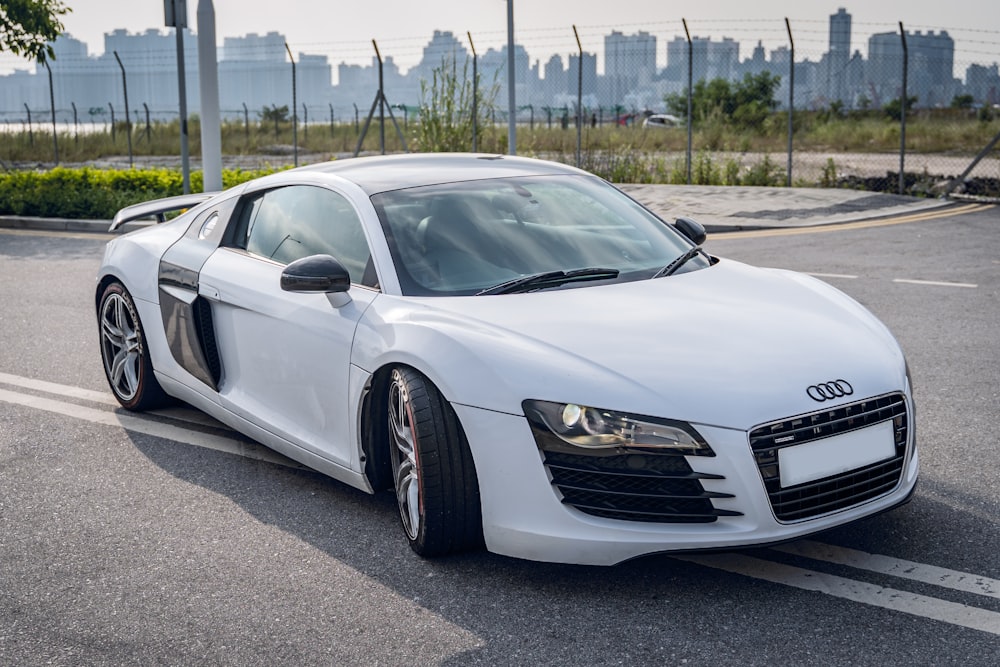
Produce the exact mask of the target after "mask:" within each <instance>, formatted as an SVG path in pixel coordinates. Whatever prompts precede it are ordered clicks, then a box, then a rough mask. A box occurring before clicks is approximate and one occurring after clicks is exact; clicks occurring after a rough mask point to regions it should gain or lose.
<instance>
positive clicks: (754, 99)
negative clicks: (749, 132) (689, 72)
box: [665, 72, 781, 130]
mask: <svg viewBox="0 0 1000 667" xmlns="http://www.w3.org/2000/svg"><path fill="white" fill-rule="evenodd" d="M779 85H781V77H780V76H776V75H774V74H771V73H770V72H760V73H759V74H749V73H748V74H746V75H744V77H743V80H742V81H736V82H730V81H727V80H726V79H713V80H711V81H708V82H706V81H705V80H704V79H702V80H701V81H699V82H698V83H696V84H695V86H694V93H693V94H692V96H691V113H692V116H693V120H694V121H695V122H696V123H700V122H704V121H706V120H709V119H711V118H713V117H721V118H722V120H723V122H725V123H727V124H730V125H732V126H734V127H738V128H742V129H758V130H759V129H760V128H761V126H762V125H763V122H764V120H765V119H766V118H767V116H768V115H769V114H770V113H771V112H772V111H774V109H775V108H776V107H777V106H778V103H777V102H776V101H775V99H774V93H775V91H777V89H778V86H779ZM665 101H666V103H667V108H668V110H669V111H670V112H671V113H673V114H675V115H677V116H685V115H687V91H686V90H685V91H684V93H682V94H680V95H676V94H675V95H669V96H667V98H666V100H665Z"/></svg>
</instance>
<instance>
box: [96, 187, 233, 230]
mask: <svg viewBox="0 0 1000 667" xmlns="http://www.w3.org/2000/svg"><path fill="white" fill-rule="evenodd" d="M217 194H219V193H218V192H198V193H193V194H189V195H178V196H176V197H164V198H163V199H154V200H152V201H147V202H142V203H141V204H133V205H132V206H126V207H125V208H123V209H122V210H120V211H118V212H117V213H115V219H114V220H113V221H112V222H111V228H110V229H108V231H109V232H113V231H115V230H116V229H118V228H119V227H121V226H122V225H124V224H125V223H126V222H132V221H133V220H141V219H143V218H152V217H155V218H156V221H157V222H164V221H165V220H166V216H165V214H166V213H171V212H172V211H181V210H183V209H186V208H191V207H193V206H197V205H198V204H200V203H202V202H203V201H206V200H208V199H211V198H212V197H214V196H215V195H217Z"/></svg>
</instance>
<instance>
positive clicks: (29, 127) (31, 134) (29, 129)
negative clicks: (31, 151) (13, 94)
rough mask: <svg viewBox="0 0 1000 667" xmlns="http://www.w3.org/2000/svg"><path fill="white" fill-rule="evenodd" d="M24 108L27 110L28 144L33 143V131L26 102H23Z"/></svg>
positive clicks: (29, 110)
mask: <svg viewBox="0 0 1000 667" xmlns="http://www.w3.org/2000/svg"><path fill="white" fill-rule="evenodd" d="M24 110H25V111H27V112H28V145H29V146H34V145H35V131H34V130H32V129H31V109H29V108H28V103H27V102H25V103H24Z"/></svg>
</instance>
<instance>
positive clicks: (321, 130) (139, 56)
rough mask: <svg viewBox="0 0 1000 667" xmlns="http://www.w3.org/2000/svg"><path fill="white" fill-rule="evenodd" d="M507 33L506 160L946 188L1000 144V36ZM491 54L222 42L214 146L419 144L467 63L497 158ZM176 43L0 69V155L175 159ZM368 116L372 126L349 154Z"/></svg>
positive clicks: (189, 44) (109, 41) (112, 45)
mask: <svg viewBox="0 0 1000 667" xmlns="http://www.w3.org/2000/svg"><path fill="white" fill-rule="evenodd" d="M517 41H518V45H517V46H516V47H515V50H514V58H513V62H514V75H515V82H516V83H515V86H516V89H515V93H516V95H515V97H516V101H517V108H516V111H515V113H516V121H517V127H518V140H517V150H518V152H519V153H521V154H530V155H538V156H541V157H548V158H552V159H557V160H563V161H566V162H570V163H574V162H577V161H580V162H581V163H582V166H584V167H585V168H588V169H590V170H592V171H595V172H597V173H600V174H602V175H604V176H606V177H609V178H611V179H612V180H616V181H660V182H674V183H683V182H693V183H723V184H725V183H729V184H751V185H759V184H772V185H785V184H793V185H794V184H800V185H820V186H838V185H846V186H853V187H866V188H869V189H880V190H886V191H900V190H901V191H905V192H916V193H925V192H926V193H930V192H939V191H941V190H943V189H944V184H945V183H947V181H948V179H949V178H950V177H955V176H958V175H960V174H962V173H963V172H964V171H965V170H966V169H967V168H968V167H969V166H970V165H971V164H972V161H973V159H974V158H975V157H976V156H977V155H978V154H979V153H981V152H983V150H984V149H985V148H986V147H987V146H989V145H990V142H991V140H992V139H993V138H994V137H995V136H997V134H998V133H1000V120H997V116H1000V107H998V105H1000V72H998V69H997V60H1000V31H987V30H983V31H980V32H969V31H954V30H953V31H946V30H942V29H940V28H927V27H925V26H914V27H911V26H904V25H902V24H857V23H853V24H852V18H851V16H850V15H849V14H847V13H846V12H844V11H843V10H840V11H838V13H837V14H834V15H832V16H831V17H830V19H829V21H828V22H822V21H812V22H809V21H801V22H799V21H796V20H795V19H794V18H792V19H791V20H780V19H779V20H752V21H713V22H696V21H692V22H688V21H684V20H683V19H677V20H671V21H668V22H661V23H654V22H649V23H645V24H641V25H638V24H637V25H633V26H618V27H615V28H612V29H609V28H605V27H582V28H580V29H579V30H576V29H575V28H574V27H573V26H566V28H565V29H551V30H549V29H547V30H532V29H530V28H527V29H520V28H519V30H518V40H517ZM503 42H504V35H503V34H500V33H496V34H484V35H481V36H479V35H472V34H468V33H467V34H465V35H458V34H453V33H450V32H442V31H436V32H435V33H434V34H433V35H432V36H431V37H430V39H428V38H426V37H422V38H413V39H408V40H392V41H386V42H379V43H378V44H377V45H375V44H373V43H372V42H369V41H365V42H362V41H359V42H357V43H353V44H338V45H310V47H308V48H306V49H302V50H298V49H295V46H294V45H291V47H290V48H289V47H288V46H286V43H285V38H284V37H283V36H282V35H280V34H278V33H268V34H266V35H247V36H244V37H239V38H226V39H225V40H224V43H223V45H222V47H221V50H220V54H219V55H220V58H219V81H220V91H219V93H220V102H221V107H222V109H223V114H224V117H225V121H226V122H225V124H224V141H223V146H224V148H223V150H224V152H225V153H226V154H227V155H229V156H237V155H238V156H242V157H241V159H242V160H243V164H247V165H248V166H257V165H255V164H250V163H252V162H253V161H254V160H255V159H257V160H258V164H259V163H262V162H266V163H268V164H274V163H275V162H277V161H280V160H281V156H283V155H290V154H291V152H292V150H294V151H295V152H296V154H297V152H298V149H300V148H301V149H302V150H303V151H308V152H309V158H308V159H309V160H310V161H315V160H318V159H325V158H326V157H328V156H330V155H346V154H353V153H354V152H356V151H357V150H365V151H380V150H389V151H395V150H402V149H403V146H404V145H406V146H408V147H409V148H411V149H414V148H415V149H418V150H431V149H434V148H436V147H435V146H433V145H426V144H425V143H422V142H421V140H420V133H419V128H420V127H421V124H422V123H424V122H425V121H426V120H427V118H426V116H427V114H428V113H430V114H434V113H438V110H435V109H433V108H430V107H428V105H427V100H428V99H430V98H431V96H432V95H431V93H432V92H433V91H432V90H431V89H432V88H433V87H434V86H435V85H440V83H441V81H442V79H446V78H447V77H446V76H445V74H447V73H448V72H450V76H451V78H452V80H451V81H450V82H449V83H450V85H452V86H453V88H452V90H453V91H454V90H457V89H456V88H454V86H456V85H457V83H468V82H469V81H470V80H471V78H472V73H473V71H475V72H476V74H477V78H476V84H477V94H476V98H475V99H476V100H477V101H479V103H480V108H479V113H477V114H476V116H475V121H474V122H473V123H472V124H471V128H468V129H466V130H463V131H467V132H468V136H466V137H465V138H464V139H463V141H464V142H465V147H466V148H467V149H472V147H473V134H475V135H476V138H475V140H476V143H477V145H476V147H477V148H478V149H479V150H484V151H497V152H506V150H507V145H506V137H507V135H506V123H507V120H508V117H507V111H508V109H507V104H506V102H507V99H508V96H507V71H506V68H507V63H508V57H507V49H506V47H505V46H504V45H503ZM174 43H175V42H174V36H173V35H172V34H165V33H158V32H156V31H149V32H147V33H144V34H141V35H129V34H127V33H125V32H124V31H116V32H115V33H111V34H110V35H108V36H107V38H106V48H107V49H109V50H112V49H113V51H114V53H115V54H117V55H119V56H120V61H121V62H122V63H123V65H122V67H119V65H118V62H116V60H115V58H114V57H113V56H112V55H111V54H110V53H106V54H104V55H102V56H98V57H94V56H89V55H87V51H86V46H84V45H82V44H81V43H79V42H76V41H75V40H72V39H71V38H65V37H64V38H61V39H60V40H59V41H58V42H57V43H56V46H57V49H56V51H57V59H56V60H55V61H54V62H52V63H51V69H45V68H41V67H38V68H35V71H33V72H17V73H14V74H10V75H6V76H2V77H0V130H5V131H6V133H7V135H8V137H9V139H5V140H4V145H5V148H3V149H0V153H2V155H0V158H2V159H3V160H4V161H6V162H17V161H22V160H24V161H30V159H31V158H30V157H28V156H29V155H38V154H39V150H40V147H42V146H45V147H48V146H50V145H52V144H55V146H54V148H55V152H58V144H59V143H61V144H62V145H63V146H64V149H63V160H69V159H73V156H74V155H75V154H77V153H74V151H73V147H74V146H78V145H80V143H81V142H83V143H87V142H88V141H91V142H93V141H96V139H88V137H100V140H101V141H105V142H107V141H108V140H110V141H111V143H112V146H119V145H121V146H124V142H125V139H126V138H129V137H130V138H131V139H132V140H133V143H134V146H135V150H136V152H137V154H138V155H140V156H142V155H166V156H170V155H171V152H172V151H173V152H176V148H175V147H174V143H173V142H174V138H175V137H176V134H177V131H176V129H175V128H176V126H177V125H178V124H179V123H178V112H177V108H178V90H177V60H176V52H175V47H174ZM376 49H378V50H379V52H380V56H381V68H380V66H379V65H380V63H379V60H377V59H376ZM185 53H186V60H185V69H186V74H187V76H186V78H187V81H188V89H187V97H188V108H189V109H191V110H192V112H193V113H192V116H193V118H194V119H195V120H196V114H197V110H198V108H199V100H198V74H197V43H196V39H195V38H194V37H193V36H191V35H189V34H188V35H186V36H185ZM290 53H296V55H295V56H294V58H295V67H294V71H295V85H296V90H297V99H296V103H294V104H293V103H292V89H293V81H292V76H293V67H292V63H291V62H290V59H289V54H290ZM449 68H450V69H449ZM380 69H381V76H380V72H379V70H380ZM122 70H124V72H123V71H122ZM456 78H457V79H459V80H460V81H458V82H457V83H456V81H455V80H454V79H456ZM380 81H381V84H382V85H381V87H380V85H379V83H380ZM126 85H127V88H128V96H129V101H130V106H131V107H132V108H131V109H129V110H128V111H127V115H128V118H129V122H128V127H125V126H124V125H123V121H125V117H126V109H125V108H124V92H125V86H126ZM437 92H438V93H440V91H437ZM790 112H791V113H790ZM460 113H464V114H466V115H467V116H468V115H470V114H471V109H464V110H461V111H460ZM370 116H374V119H373V122H374V125H373V126H372V127H373V128H374V129H375V131H374V132H370V133H369V134H370V135H371V136H368V137H365V138H364V141H363V142H360V143H359V141H358V140H359V138H361V135H362V134H363V129H364V126H365V123H366V120H367V119H368V118H369V117H370ZM390 116H391V118H390ZM380 118H383V119H384V122H385V123H390V122H391V120H392V119H394V120H395V121H396V123H397V124H398V126H399V133H398V134H397V132H396V131H395V130H394V129H392V126H391V125H390V126H389V128H390V129H389V130H388V131H385V130H382V128H379V127H378V121H379V119H380ZM53 128H55V133H56V135H57V136H56V138H57V141H55V142H53ZM296 130H297V132H296ZM379 130H382V131H379ZM463 136H464V135H463ZM192 137H193V138H194V139H195V141H196V140H197V137H196V135H195V133H192ZM293 137H294V138H295V139H294V141H295V146H291V144H292V142H293ZM36 146H37V147H39V148H35V147H36ZM192 149H193V150H197V146H196V145H195V146H193V147H192ZM32 150H34V153H32V152H31V151H32ZM253 156H259V157H257V158H255V157H253ZM276 156H277V159H276ZM53 157H54V155H53ZM35 159H36V160H37V159H38V158H37V157H36V158H35ZM901 173H903V174H904V175H903V176H900V174H901ZM966 177H967V179H968V184H967V186H966V188H967V189H969V190H971V191H974V192H975V191H977V188H979V187H980V186H979V185H977V183H978V182H979V181H982V182H983V183H986V184H987V185H988V184H989V182H990V181H993V183H994V186H993V187H994V189H1000V188H996V183H997V182H1000V156H998V151H997V150H996V149H995V148H991V149H990V150H987V151H985V155H983V156H982V158H981V159H980V161H979V162H978V163H977V164H976V165H975V167H974V168H973V169H972V170H971V171H970V172H969V173H968V174H967V175H966ZM987 189H988V188H987Z"/></svg>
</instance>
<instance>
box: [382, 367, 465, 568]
mask: <svg viewBox="0 0 1000 667" xmlns="http://www.w3.org/2000/svg"><path fill="white" fill-rule="evenodd" d="M384 396H385V399H384V400H385V401H386V403H385V408H386V409H385V411H384V412H383V413H382V414H383V419H384V420H385V421H384V422H383V423H385V425H386V427H387V429H388V433H387V435H388V438H387V440H388V446H389V460H390V465H391V470H392V479H393V489H394V492H395V494H396V500H397V504H398V505H399V515H400V519H401V520H402V523H403V530H404V532H405V533H406V537H407V539H408V540H409V543H410V547H411V548H412V549H413V550H414V551H415V552H417V553H418V554H420V555H421V556H425V557H430V556H443V555H446V554H453V553H458V552H461V551H468V550H471V549H477V548H480V547H482V544H483V524H482V510H481V507H480V499H479V480H478V478H477V477H476V468H475V464H474V462H473V460H472V453H471V451H470V450H469V443H468V441H467V440H466V437H465V432H464V431H463V430H462V426H461V424H459V421H458V417H457V416H456V415H455V412H454V410H452V408H451V405H449V403H448V402H447V401H446V400H444V398H443V397H442V396H441V394H440V392H439V391H438V390H437V388H436V387H435V386H434V385H433V384H432V383H431V382H430V381H429V380H427V379H426V378H425V377H424V376H423V375H421V374H420V373H418V372H417V371H415V370H413V369H412V368H407V367H403V366H401V367H397V368H394V369H392V371H391V373H390V374H389V377H388V381H387V382H386V386H385V394H384Z"/></svg>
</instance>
